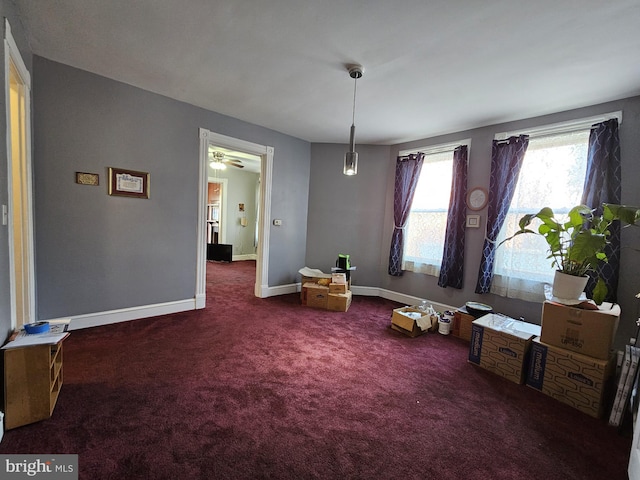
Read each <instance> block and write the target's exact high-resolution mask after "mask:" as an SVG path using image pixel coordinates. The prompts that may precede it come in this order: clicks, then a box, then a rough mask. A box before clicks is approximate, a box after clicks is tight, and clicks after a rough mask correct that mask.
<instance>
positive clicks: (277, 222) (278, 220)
mask: <svg viewBox="0 0 640 480" xmlns="http://www.w3.org/2000/svg"><path fill="white" fill-rule="evenodd" d="M273 224H274V225H275V226H276V227H280V226H282V220H280V219H279V218H276V219H275V220H274V221H273Z"/></svg>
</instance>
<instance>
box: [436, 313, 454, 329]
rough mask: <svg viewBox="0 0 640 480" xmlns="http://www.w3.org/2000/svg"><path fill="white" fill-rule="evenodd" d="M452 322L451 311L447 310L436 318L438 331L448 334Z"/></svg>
mask: <svg viewBox="0 0 640 480" xmlns="http://www.w3.org/2000/svg"><path fill="white" fill-rule="evenodd" d="M452 322H453V312H450V311H449V310H447V311H446V312H444V313H443V314H442V315H441V316H440V318H439V319H438V333H441V334H442V335H449V334H450V333H451V323H452Z"/></svg>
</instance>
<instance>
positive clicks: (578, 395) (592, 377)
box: [527, 338, 615, 418]
mask: <svg viewBox="0 0 640 480" xmlns="http://www.w3.org/2000/svg"><path fill="white" fill-rule="evenodd" d="M614 372H615V356H611V357H610V358H608V359H607V360H601V359H598V358H594V357H590V356H587V355H582V354H580V353H575V352H571V351H569V350H566V349H564V348H559V347H555V346H553V345H547V344H545V343H542V342H541V341H540V338H536V339H534V341H533V343H532V345H531V361H530V363H529V368H528V372H527V386H529V387H531V388H533V389H535V390H538V391H540V392H542V393H544V394H546V395H549V396H550V397H552V398H555V399H556V400H558V401H560V402H562V403H566V404H567V405H570V406H572V407H574V408H576V409H578V410H580V411H581V412H584V413H586V414H587V415H590V416H592V417H596V418H601V417H602V415H603V414H604V412H605V411H606V407H607V403H608V402H607V400H608V393H609V389H610V388H611V385H612V380H613V374H614Z"/></svg>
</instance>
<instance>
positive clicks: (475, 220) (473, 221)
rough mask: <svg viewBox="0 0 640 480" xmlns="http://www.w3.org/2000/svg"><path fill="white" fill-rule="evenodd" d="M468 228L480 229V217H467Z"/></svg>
mask: <svg viewBox="0 0 640 480" xmlns="http://www.w3.org/2000/svg"><path fill="white" fill-rule="evenodd" d="M467 227H469V228H478V227H480V215H467Z"/></svg>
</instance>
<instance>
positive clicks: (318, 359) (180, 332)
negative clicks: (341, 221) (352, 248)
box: [0, 262, 631, 480]
mask: <svg viewBox="0 0 640 480" xmlns="http://www.w3.org/2000/svg"><path fill="white" fill-rule="evenodd" d="M254 268H255V263H254V262H234V263H233V264H218V263H210V264H209V265H208V272H207V279H208V282H207V284H208V290H207V292H208V293H207V308H206V309H204V310H199V311H194V312H187V313H182V314H176V315H167V316H162V317H156V318H150V319H144V320H136V321H132V322H127V323H121V324H117V325H112V326H105V327H97V328H92V329H86V330H78V331H74V332H72V334H71V336H70V337H69V338H68V339H67V340H66V341H65V345H64V348H65V358H64V362H65V364H64V369H65V377H64V386H63V388H62V391H61V394H60V398H59V401H58V405H57V407H56V409H55V411H54V414H53V417H52V418H51V419H49V420H46V421H43V422H40V423H37V424H33V425H29V426H25V427H21V428H18V429H15V430H10V431H8V432H6V433H5V437H4V440H3V441H2V443H0V453H77V454H79V462H80V478H81V479H86V480H90V479H118V480H123V479H124V480H128V479H344V478H348V479H439V480H440V479H442V480H444V479H456V480H459V479H478V480H479V479H495V480H499V479H530V478H536V479H545V480H554V479H558V480H567V479H576V480H577V479H580V480H584V479H594V480H595V479H597V480H602V479H609V480H616V479H620V480H622V479H626V478H627V476H626V468H627V459H628V453H629V449H630V444H631V440H630V438H628V435H624V436H623V435H619V434H618V432H617V430H616V429H613V428H611V427H609V426H608V425H607V424H606V421H604V420H596V419H593V418H591V417H589V416H587V415H585V414H583V413H580V412H578V411H577V410H574V409H572V408H570V407H568V406H566V405H563V404H561V403H559V402H557V401H555V400H553V399H551V398H548V397H546V396H544V395H543V394H541V393H539V392H536V391H533V390H531V389H529V388H528V387H525V386H521V385H516V384H514V383H511V382H509V381H507V380H504V379H502V378H500V377H497V376H495V375H493V374H491V373H489V372H486V371H484V370H482V369H480V368H477V367H475V366H473V365H470V364H468V363H467V350H468V345H467V344H466V343H465V342H464V341H462V340H460V339H457V338H453V337H450V336H442V335H439V334H437V333H431V334H428V335H424V336H421V337H417V338H413V339H412V338H407V337H404V336H402V335H401V334H399V333H398V332H395V331H393V330H391V329H390V328H389V322H390V316H391V312H392V310H393V308H396V307H397V306H398V304H395V303H393V302H389V301H386V300H383V299H380V298H372V297H354V300H353V304H352V306H351V308H350V310H349V311H348V312H346V313H336V312H328V311H322V310H313V309H309V308H307V307H302V306H301V305H300V304H299V296H298V295H296V294H291V295H285V296H280V297H272V298H268V299H258V298H255V297H253V281H254V275H255V273H254Z"/></svg>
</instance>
